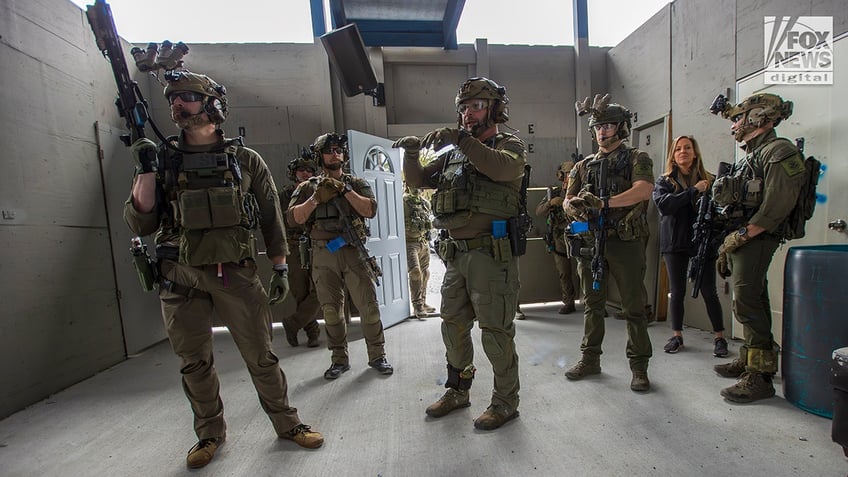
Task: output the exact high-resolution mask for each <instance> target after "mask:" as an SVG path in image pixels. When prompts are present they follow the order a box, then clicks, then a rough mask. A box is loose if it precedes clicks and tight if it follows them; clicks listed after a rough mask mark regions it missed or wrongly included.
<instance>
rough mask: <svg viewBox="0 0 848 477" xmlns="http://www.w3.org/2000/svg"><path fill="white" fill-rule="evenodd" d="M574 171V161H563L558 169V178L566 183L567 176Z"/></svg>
mask: <svg viewBox="0 0 848 477" xmlns="http://www.w3.org/2000/svg"><path fill="white" fill-rule="evenodd" d="M572 169H574V161H570V160H569V161H563V162H562V164H560V165H559V167H558V168H557V172H556V176H557V179H558V180H559V181H560V182H564V181H565V176H567V175H568V173H569V172H571V170H572Z"/></svg>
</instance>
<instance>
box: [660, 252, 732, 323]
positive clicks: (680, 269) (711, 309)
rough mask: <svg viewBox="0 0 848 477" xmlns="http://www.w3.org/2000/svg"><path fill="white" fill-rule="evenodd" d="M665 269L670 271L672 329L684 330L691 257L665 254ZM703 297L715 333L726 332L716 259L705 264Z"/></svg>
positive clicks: (702, 284) (702, 282) (682, 254)
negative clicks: (687, 276)
mask: <svg viewBox="0 0 848 477" xmlns="http://www.w3.org/2000/svg"><path fill="white" fill-rule="evenodd" d="M663 259H664V260H665V267H666V270H667V271H668V283H669V286H670V287H671V299H670V300H669V316H670V317H671V329H672V330H674V331H682V330H683V300H684V298H685V296H686V269H687V267H688V265H689V255H688V254H686V253H664V254H663ZM700 292H701V297H702V298H703V299H704V304H705V305H706V307H707V315H708V316H709V317H710V322H711V323H712V325H713V331H724V319H723V317H722V311H721V302H719V301H718V292H717V291H716V269H715V259H712V260H707V261H706V263H704V278H703V280H701V290H700Z"/></svg>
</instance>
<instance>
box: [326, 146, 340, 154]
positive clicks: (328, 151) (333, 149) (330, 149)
mask: <svg viewBox="0 0 848 477" xmlns="http://www.w3.org/2000/svg"><path fill="white" fill-rule="evenodd" d="M321 154H344V149H342V148H340V147H337V146H332V147H325V148H324V149H321Z"/></svg>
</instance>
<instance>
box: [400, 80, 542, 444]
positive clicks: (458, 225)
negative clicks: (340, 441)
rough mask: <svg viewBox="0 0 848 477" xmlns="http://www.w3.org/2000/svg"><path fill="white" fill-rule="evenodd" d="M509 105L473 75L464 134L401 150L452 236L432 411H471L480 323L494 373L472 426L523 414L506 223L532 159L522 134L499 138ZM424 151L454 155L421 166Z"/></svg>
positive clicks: (446, 132) (462, 105)
mask: <svg viewBox="0 0 848 477" xmlns="http://www.w3.org/2000/svg"><path fill="white" fill-rule="evenodd" d="M508 102H509V99H508V98H507V96H506V90H505V89H504V88H503V87H502V86H499V85H498V84H497V83H495V82H494V81H492V80H489V79H487V78H480V77H478V78H471V79H469V80H467V81H465V82H464V83H463V84H462V86H461V87H460V89H459V93H458V94H457V95H456V102H455V103H456V108H457V109H456V111H457V123H458V126H459V127H458V128H457V129H453V128H444V129H437V130H435V131H432V132H430V133H429V134H427V135H426V136H425V137H424V138H423V140H419V138H417V137H414V136H407V137H404V138H401V139H400V140H398V141H397V142H395V144H394V146H395V147H403V148H404V151H405V153H404V160H403V171H404V175H405V177H406V180H407V183H408V184H409V185H410V186H411V187H426V188H435V189H436V192H435V194H434V195H433V199H432V205H433V213H434V215H435V219H434V221H433V223H434V225H435V226H436V227H437V228H440V229H445V230H447V231H448V233H449V237H448V238H446V239H444V240H441V241H440V243H439V256H440V257H441V258H442V260H444V261H445V262H446V263H447V270H446V272H445V278H444V282H443V283H442V309H441V315H442V337H443V340H444V343H445V348H446V358H447V371H448V377H447V382H446V383H445V387H447V388H448V390H447V392H446V393H445V394H444V396H442V397H441V398H440V399H439V400H438V401H436V402H435V403H433V404H432V405H430V406H429V407H428V408H427V411H426V412H427V414H428V415H430V416H432V417H441V416H444V415H446V414H448V413H449V412H451V411H453V410H454V409H458V408H464V407H468V406H469V405H470V400H469V392H468V390H469V388H470V387H471V383H472V380H473V378H474V371H475V368H474V365H473V363H472V358H473V354H474V350H473V348H472V342H471V328H472V327H473V326H474V320H477V321H478V322H479V325H480V329H481V331H482V342H483V350H484V351H485V352H486V356H488V358H489V361H490V362H491V363H492V368H493V371H494V374H495V385H494V390H493V393H492V401H491V405H489V407H488V408H487V409H486V411H485V412H483V414H482V415H481V416H480V417H478V418H477V419H476V420H475V421H474V427H476V428H477V429H484V430H490V429H497V428H498V427H500V426H501V425H503V424H504V423H506V422H507V421H510V420H512V419H514V418H516V417H518V389H519V382H518V355H517V354H516V352H515V339H514V338H515V326H514V324H513V316H514V312H515V310H516V306H517V300H518V288H519V282H518V257H516V256H513V253H512V251H511V247H510V237H509V236H508V234H507V232H506V231H505V230H504V228H505V227H504V225H505V222H506V221H507V220H508V219H509V218H510V217H515V216H517V215H518V213H519V209H520V203H521V202H520V191H521V183H522V178H523V176H524V165H525V163H526V155H527V153H526V151H525V148H524V143H523V142H522V141H521V140H520V139H518V138H517V137H516V136H513V135H512V134H506V133H501V132H498V124H499V123H504V122H506V121H507V119H508V116H507V103H508ZM422 145H423V146H424V147H432V148H433V149H435V150H437V151H440V150H443V149H444V148H445V147H447V146H449V145H452V146H454V148H453V149H452V150H450V151H449V152H447V153H446V154H443V155H442V156H441V157H438V158H437V159H435V160H434V161H432V162H430V163H429V164H427V165H426V166H423V167H422V165H421V163H420V162H419V154H420V149H421V147H422Z"/></svg>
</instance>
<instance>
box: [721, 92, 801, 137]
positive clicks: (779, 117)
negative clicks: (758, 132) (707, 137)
mask: <svg viewBox="0 0 848 477" xmlns="http://www.w3.org/2000/svg"><path fill="white" fill-rule="evenodd" d="M792 109H793V104H792V101H784V100H783V98H781V97H780V96H778V95H776V94H772V93H757V94H754V95H751V96H748V97H747V98H745V100H744V101H742V102H741V103H739V104H737V105H735V106H732V105H730V104H728V102H727V98H725V97H724V96H723V95H719V96H717V97H716V99H715V100H714V101H713V104H712V106H710V112H711V113H713V114H720V115H721V117H722V118H724V119H729V120H731V121H733V122H734V123H735V122H736V121H737V120H739V119H740V116H742V115H744V121H743V124H742V125H741V126H740V127H739V128H738V129H737V130H736V131H735V133H734V137H735V139H736V140H737V141H741V140H742V138H743V137H744V136H745V135H746V134H747V133H748V132H750V131H753V130H754V129H757V128H759V127H762V126H763V125H764V124H765V123H766V122H767V121H772V122H773V123H774V124H773V126H774V127H777V125H778V124H780V122H781V121H783V120H784V119H788V118H789V116H792Z"/></svg>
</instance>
